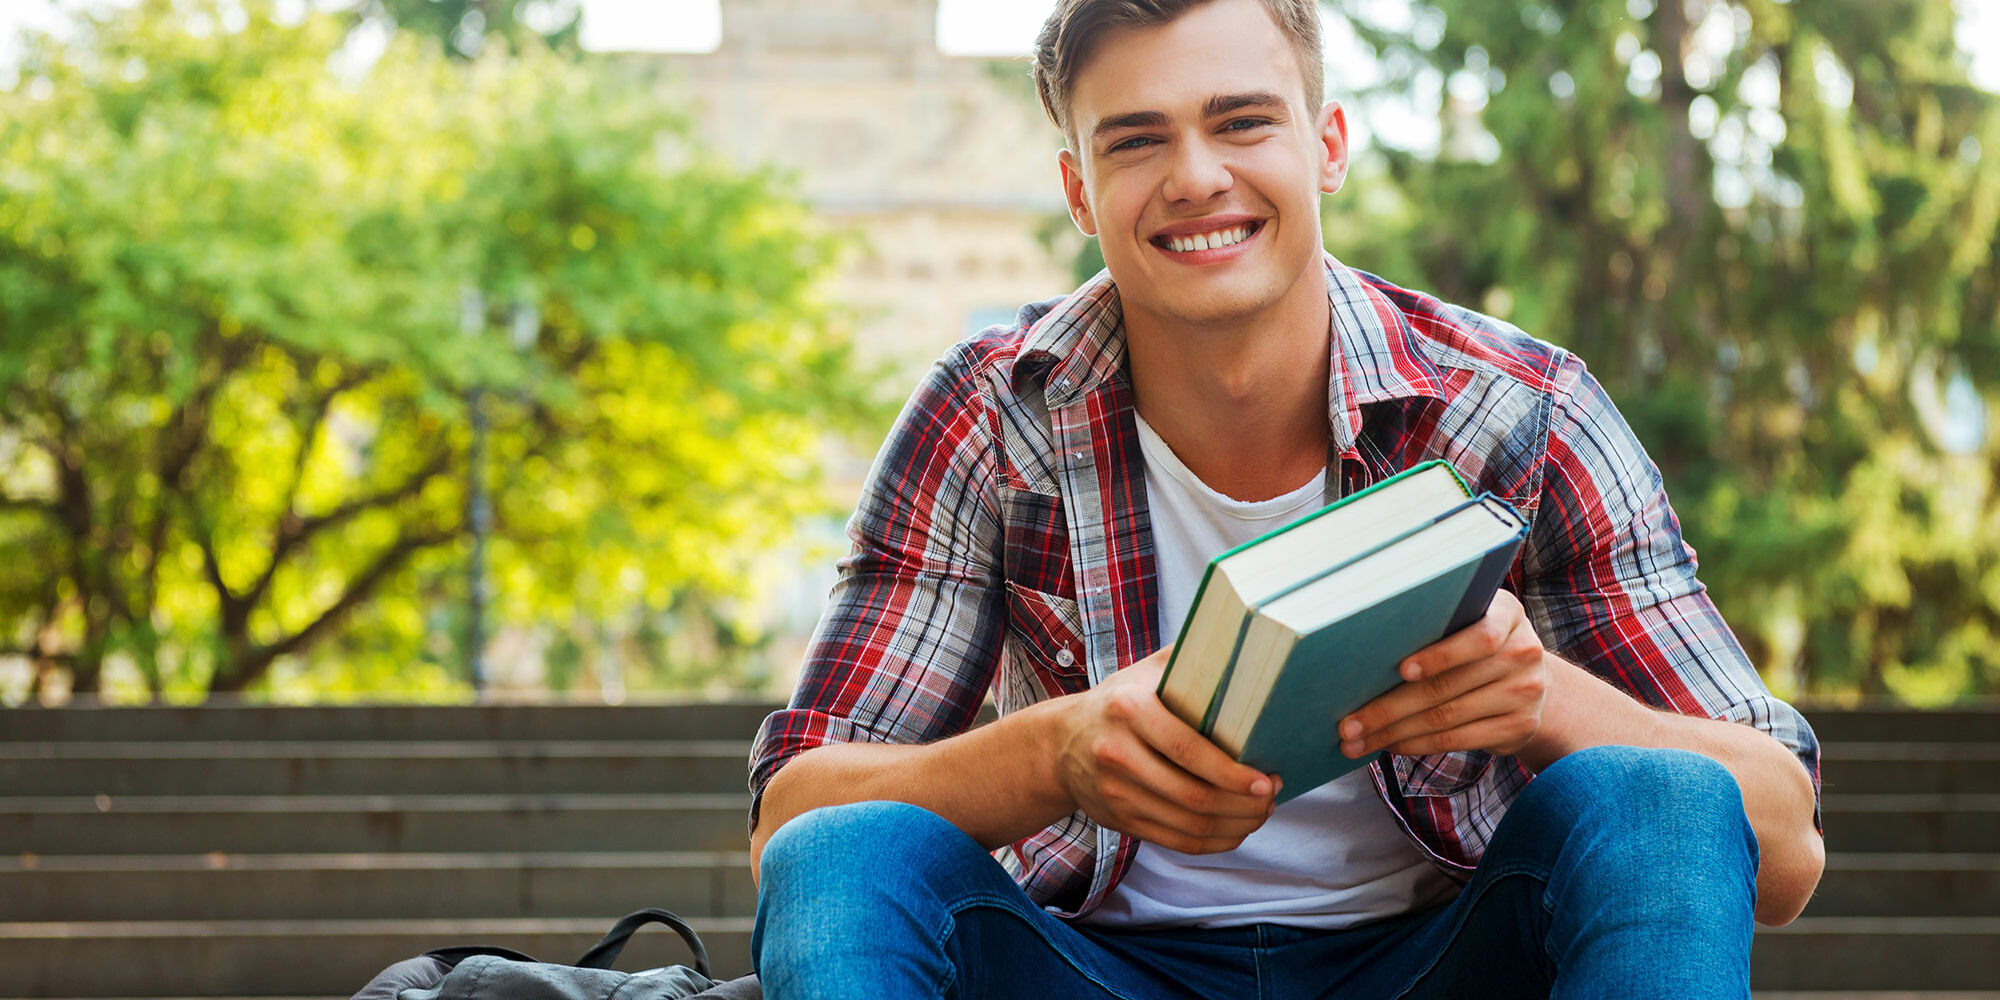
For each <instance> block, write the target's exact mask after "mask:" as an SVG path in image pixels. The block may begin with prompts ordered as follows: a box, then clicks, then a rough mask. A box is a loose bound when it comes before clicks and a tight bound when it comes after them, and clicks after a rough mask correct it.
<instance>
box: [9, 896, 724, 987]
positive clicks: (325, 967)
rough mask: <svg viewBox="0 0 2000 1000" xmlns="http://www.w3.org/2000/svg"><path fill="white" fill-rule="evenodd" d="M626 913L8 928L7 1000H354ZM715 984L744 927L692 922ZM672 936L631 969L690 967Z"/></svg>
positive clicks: (640, 943) (566, 941)
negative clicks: (397, 967)
mask: <svg viewBox="0 0 2000 1000" xmlns="http://www.w3.org/2000/svg"><path fill="white" fill-rule="evenodd" d="M619 916H622V914H619V913H607V914H606V915H604V916H601V917H597V918H591V919H572V920H226V921H185V922H155V921H128V922H106V923H95V922H93V923H11V924H0V968H4V969H6V970H7V975H5V976H0V997H51V996H68V997H105V996H120V997H160V996H187V997H197V996H200V997H223V996H241V997H256V996H300V997H303V996H325V997H345V996H348V995H350V994H352V993H353V992H354V991H355V990H357V989H360V988H361V987H362V986H363V985H364V984H366V983H367V982H368V980H370V979H372V978H373V977H374V975H375V973H377V972H379V971H381V970H382V969H383V968H384V967H386V966H388V965H389V964H390V963H392V962H397V961H401V960H402V959H405V958H409V957H411V956H414V955H418V954H421V953H423V952H425V951H429V950H430V949H432V948H441V947H445V946H448V945H457V944H495V945H501V946H503V947H508V948H513V949H515V950H517V951H522V952H526V953H527V954H529V955H533V956H535V957H536V958H540V959H544V960H548V961H558V962H573V961H575V960H576V959H577V957H578V956H580V955H582V954H583V953H584V952H585V951H586V950H587V949H589V948H590V946H591V945H593V944H595V943H597V940H598V938H600V937H601V936H603V934H604V932H605V931H607V930H609V929H610V927H611V925H612V923H613V922H615V921H616V920H617V918H618V917H619ZM689 923H690V924H692V925H693V926H694V928H695V930H696V932H697V933H699V934H700V935H701V940H702V943H703V944H704V945H705V946H706V947H707V948H708V954H709V961H710V963H711V972H712V974H714V975H716V976H717V977H718V978H734V977H736V976H741V975H746V974H748V973H749V972H750V971H751V967H750V929H751V924H752V922H751V921H750V920H747V919H717V918H698V919H694V920H690V921H689ZM693 961H694V959H693V956H691V955H690V954H689V952H688V949H687V946H686V945H685V944H683V943H682V942H681V940H680V938H679V937H677V936H675V935H674V933H673V932H672V931H671V930H668V929H666V928H664V927H649V928H646V929H644V930H642V931H640V933H639V934H638V935H636V936H635V937H634V938H633V939H632V942H631V944H630V945H629V946H628V947H627V948H626V949H625V953H624V955H623V956H622V957H621V958H620V959H619V961H618V967H619V968H621V969H625V970H628V971H636V970H639V969H646V968H653V967H656V966H661V965H673V964H692V963H693Z"/></svg>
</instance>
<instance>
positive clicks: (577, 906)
mask: <svg viewBox="0 0 2000 1000" xmlns="http://www.w3.org/2000/svg"><path fill="white" fill-rule="evenodd" d="M749 860H750V859H749V856H748V855H747V854H744V853H741V852H717V853H700V852H626V853H602V854H585V853H575V852H567V853H548V854H271V855H260V854H212V855H165V856H157V855H154V856H146V855H140V856H131V855H112V856H89V855H54V856H36V857H33V858H32V859H29V860H26V861H24V860H23V859H20V858H14V857H7V858H0V922H9V921H79V920H114V921H115V920H142V921H143V920H248V919H270V920H303V919H313V918H321V919H332V920H359V919H366V918H369V917H396V918H437V919H447V918H475V917H495V918H498V917H507V918H547V917H589V916H595V915H597V914H600V913H604V912H606V911H618V912H627V911H630V910H636V909H639V908H641V907H646V906H660V907H665V908H666V909H669V910H672V911H674V912H676V913H680V914H683V915H686V916H703V917H708V916H717V917H748V916H752V915H754V914H755V912H756V902H757V895H756V887H755V883H754V882H753V881H752V879H751V878H750V868H749ZM1806 912H1807V915H1809V916H1813V917H1859V916H1892V917H1908V916H1933V917H2000V855H1992V854H1907V855H1902V854H1864V855H1850V854H1835V855H1832V856H1830V857H1828V858H1827V868H1826V875H1825V877H1824V878H1822V879H1821V880H1820V885H1819V891H1818V892H1817V893H1815V894H1814V896H1813V901H1812V905H1811V907H1810V908H1808V910H1807V911H1806Z"/></svg>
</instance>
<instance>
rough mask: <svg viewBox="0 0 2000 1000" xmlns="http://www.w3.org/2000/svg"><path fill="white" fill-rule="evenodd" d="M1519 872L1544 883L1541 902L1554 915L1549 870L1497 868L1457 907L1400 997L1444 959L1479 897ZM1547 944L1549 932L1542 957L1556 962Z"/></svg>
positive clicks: (1408, 993)
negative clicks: (1441, 941)
mask: <svg viewBox="0 0 2000 1000" xmlns="http://www.w3.org/2000/svg"><path fill="white" fill-rule="evenodd" d="M1518 875H1525V876H1527V877H1528V878H1532V879H1535V880H1536V881H1539V882H1541V883H1542V887H1543V891H1542V893H1541V895H1540V897H1539V901H1540V903H1541V906H1542V911H1543V912H1544V913H1547V914H1550V915H1551V916H1553V914H1554V912H1555V911H1554V910H1553V909H1552V908H1550V906H1549V902H1548V883H1549V876H1548V873H1546V872H1543V871H1541V870H1540V869H1538V868H1535V867H1532V866H1528V865H1509V866H1507V867H1504V868H1500V869H1498V870H1496V871H1494V872H1493V874H1492V875H1491V876H1490V877H1489V878H1487V880H1486V882H1485V884H1484V885H1481V886H1480V887H1479V889H1478V892H1477V893H1476V895H1475V896H1474V898H1473V899H1472V900H1470V901H1468V902H1466V903H1465V905H1464V906H1459V907H1456V909H1457V910H1458V916H1457V917H1455V918H1454V919H1453V921H1452V925H1451V933H1450V934H1447V935H1445V942H1444V947H1442V948H1439V949H1437V950H1435V951H1433V952H1431V956H1430V961H1429V962H1426V963H1425V964H1424V967H1423V969H1422V971H1420V972H1418V973H1417V974H1416V975H1414V976H1412V977H1410V981H1409V982H1408V983H1406V984H1404V986H1403V988H1402V989H1401V990H1400V991H1398V992H1397V993H1396V996H1397V997H1398V998H1400V997H1406V996H1409V995H1410V991H1411V990H1414V989H1416V988H1417V984H1418V983H1421V982H1423V981H1424V977H1425V976H1428V975H1430V974H1431V971H1432V970H1433V969H1436V968H1437V964H1438V963H1439V962H1440V961H1443V959H1444V954H1445V952H1447V951H1450V950H1451V946H1452V944H1453V943H1455V942H1456V941H1457V940H1458V935H1459V932H1460V931H1462V930H1464V929H1465V921H1466V920H1467V919H1469V918H1470V917H1471V916H1472V908H1473V907H1474V906H1477V905H1479V902H1480V900H1482V899H1484V898H1485V896H1486V893H1487V891H1488V890H1490V889H1492V888H1493V886H1494V885H1495V884H1496V883H1498V882H1499V881H1500V880H1501V879H1503V878H1511V877H1514V876H1518ZM1548 947H1549V945H1548V938H1547V936H1546V935H1544V936H1543V940H1542V955H1543V957H1545V958H1548V959H1549V961H1550V962H1551V963H1552V964H1553V963H1554V961H1555V959H1554V958H1553V957H1551V956H1549V953H1548Z"/></svg>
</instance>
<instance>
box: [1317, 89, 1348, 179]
mask: <svg viewBox="0 0 2000 1000" xmlns="http://www.w3.org/2000/svg"><path fill="white" fill-rule="evenodd" d="M1319 140H1320V147H1321V151H1322V153H1323V154H1324V158H1323V159H1322V160H1321V161H1320V172H1319V189H1320V190H1321V191H1323V192H1325V193H1327V194H1332V193H1334V192H1335V191H1338V190H1340V186H1341V185H1342V184H1345V183H1346V182H1347V111H1346V110H1345V109H1343V108H1342V107H1341V106H1340V102H1339V101H1328V102H1326V106H1325V107H1323V108H1321V109H1319Z"/></svg>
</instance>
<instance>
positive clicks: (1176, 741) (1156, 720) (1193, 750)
mask: <svg viewBox="0 0 2000 1000" xmlns="http://www.w3.org/2000/svg"><path fill="white" fill-rule="evenodd" d="M1132 730H1133V732H1136V733H1138V734H1139V738H1140V739H1143V740H1145V741H1146V743H1147V744H1148V745H1150V746H1151V747H1152V748H1153V749H1154V750H1155V751H1157V752H1158V753H1159V754H1160V756H1162V757H1164V758H1166V760H1168V761H1170V762H1172V763H1173V764H1174V766H1176V767H1178V768H1180V769H1181V770H1182V771H1185V772H1187V773H1188V774H1190V775H1193V776H1194V777H1195V778H1197V779H1199V780H1200V781H1202V782H1205V783H1207V784H1209V785H1213V786H1215V788H1217V789H1219V790H1221V791H1222V792H1223V793H1224V794H1234V795H1239V796H1245V797H1248V798H1252V799H1259V800H1262V799H1268V798H1269V797H1271V796H1273V795H1276V794H1277V789H1278V784H1277V782H1276V780H1275V779H1273V778H1272V777H1271V776H1270V775H1267V774H1265V773H1264V772H1262V771H1259V770H1257V769H1256V768H1254V767H1249V766H1246V765H1244V764H1241V763H1238V762H1237V761H1236V759H1235V758H1233V757H1231V756H1229V754H1227V753H1225V752H1223V750H1222V748H1221V747H1218V746H1216V745H1215V744H1214V743H1213V742H1211V741H1210V740H1209V738H1208V737H1206V736H1203V735H1202V734H1201V733H1200V731H1198V730H1196V729H1195V728H1194V727H1193V726H1190V725H1188V724H1187V723H1186V722H1183V721H1181V718H1180V716H1177V715H1175V714H1174V713H1173V712H1171V711H1169V710H1168V709H1167V707H1166V706H1165V705H1162V704H1160V701H1159V699H1158V698H1157V697H1156V698H1153V699H1152V703H1151V704H1150V705H1149V706H1147V707H1146V708H1145V709H1144V710H1142V711H1138V712H1134V713H1133V715H1132Z"/></svg>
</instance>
